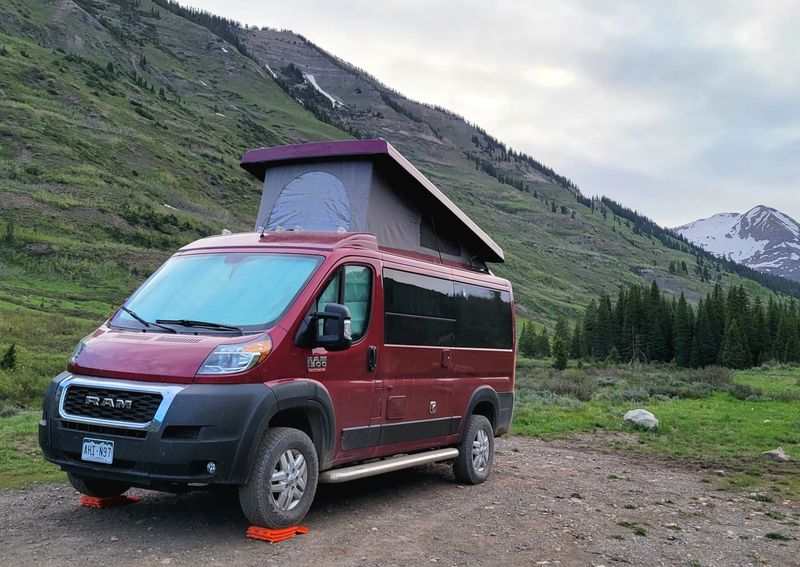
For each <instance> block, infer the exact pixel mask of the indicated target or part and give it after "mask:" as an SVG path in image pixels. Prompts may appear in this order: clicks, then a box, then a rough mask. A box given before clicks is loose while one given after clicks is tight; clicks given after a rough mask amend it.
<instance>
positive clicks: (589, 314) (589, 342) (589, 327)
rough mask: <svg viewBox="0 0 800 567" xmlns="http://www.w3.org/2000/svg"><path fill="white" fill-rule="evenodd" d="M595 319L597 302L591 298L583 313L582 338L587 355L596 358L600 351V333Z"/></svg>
mask: <svg viewBox="0 0 800 567" xmlns="http://www.w3.org/2000/svg"><path fill="white" fill-rule="evenodd" d="M597 323H598V320H597V302H596V301H595V300H594V299H592V300H591V301H590V302H589V305H588V306H587V307H586V313H585V314H584V315H583V339H584V341H585V343H586V353H587V356H589V357H591V358H597V357H598V353H599V351H600V346H599V344H600V333H599V328H598V325H597Z"/></svg>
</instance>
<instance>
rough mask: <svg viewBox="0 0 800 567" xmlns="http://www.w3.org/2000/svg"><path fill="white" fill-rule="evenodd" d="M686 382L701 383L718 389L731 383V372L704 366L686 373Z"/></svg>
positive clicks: (716, 367)
mask: <svg viewBox="0 0 800 567" xmlns="http://www.w3.org/2000/svg"><path fill="white" fill-rule="evenodd" d="M685 376H686V381H687V382H702V383H704V384H709V385H710V386H712V387H714V388H717V389H719V388H720V387H725V386H729V385H730V384H731V383H732V382H733V371H732V370H731V369H730V368H723V367H722V366H706V367H705V368H696V369H693V370H689V371H687V372H686V375H685Z"/></svg>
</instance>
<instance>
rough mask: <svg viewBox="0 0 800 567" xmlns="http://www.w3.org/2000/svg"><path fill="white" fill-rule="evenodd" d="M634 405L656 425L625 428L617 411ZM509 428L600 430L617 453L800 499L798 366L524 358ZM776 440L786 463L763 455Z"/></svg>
mask: <svg viewBox="0 0 800 567" xmlns="http://www.w3.org/2000/svg"><path fill="white" fill-rule="evenodd" d="M634 408H643V409H647V410H649V411H651V412H652V413H653V414H654V415H655V416H656V417H657V418H658V419H659V420H660V422H661V426H660V428H659V429H658V430H657V431H653V432H651V431H637V430H634V429H632V428H631V427H630V426H627V425H625V424H624V423H623V420H622V416H623V415H624V414H625V412H626V411H628V410H630V409H634ZM512 431H513V432H514V433H516V434H520V435H530V436H535V437H540V438H543V439H557V438H560V437H567V436H570V435H573V434H576V433H589V432H604V433H608V434H609V435H608V436H607V440H608V445H609V447H610V448H612V449H615V450H619V451H623V452H634V453H640V454H641V455H642V456H643V458H646V456H647V455H659V456H664V457H668V458H671V459H674V460H677V461H680V462H683V463H686V464H691V465H697V466H700V467H702V468H704V469H708V470H709V471H719V470H721V471H724V476H723V475H720V476H717V477H716V478H717V479H718V482H719V484H720V487H721V488H730V489H740V488H748V489H751V490H758V491H762V490H765V491H767V493H768V494H767V495H765V496H764V497H765V498H772V497H775V498H777V497H778V496H779V495H782V497H789V498H793V499H797V498H798V497H800V467H798V466H797V459H798V458H799V457H800V368H788V367H761V368H755V369H751V370H744V371H736V372H733V371H730V370H728V369H724V368H715V367H712V368H705V369H697V370H686V369H675V368H672V367H668V366H633V367H631V366H606V367H602V366H600V367H589V366H587V367H583V368H568V369H567V370H565V371H563V372H559V371H556V370H553V369H551V368H549V367H548V366H547V362H546V361H534V360H529V359H521V360H520V364H519V370H518V373H517V405H516V409H515V414H514V422H513V427H512ZM619 433H633V435H615V434H619ZM602 442H603V438H602V437H599V438H598V443H602ZM779 446H780V447H783V449H784V450H785V451H786V452H787V453H788V454H789V455H790V456H791V457H792V459H793V461H790V462H789V463H774V462H771V461H767V460H764V459H763V458H761V456H760V455H761V453H762V452H763V451H768V450H772V449H775V448H776V447H779Z"/></svg>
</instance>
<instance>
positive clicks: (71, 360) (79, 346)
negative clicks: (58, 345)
mask: <svg viewBox="0 0 800 567" xmlns="http://www.w3.org/2000/svg"><path fill="white" fill-rule="evenodd" d="M87 338H88V337H83V338H82V339H81V340H79V341H78V344H77V345H75V350H73V351H72V354H71V355H70V357H69V363H70V364H75V361H76V360H78V357H79V356H80V355H81V353H82V352H83V349H85V348H86V339H87Z"/></svg>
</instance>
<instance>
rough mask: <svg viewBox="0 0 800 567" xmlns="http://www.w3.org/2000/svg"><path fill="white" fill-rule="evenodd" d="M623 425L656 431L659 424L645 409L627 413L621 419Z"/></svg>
mask: <svg viewBox="0 0 800 567" xmlns="http://www.w3.org/2000/svg"><path fill="white" fill-rule="evenodd" d="M622 419H624V420H625V423H627V424H630V425H635V426H636V427H643V428H644V429H658V426H659V423H658V419H656V416H654V415H653V414H652V413H650V412H649V411H647V410H645V409H634V410H631V411H629V412H627V413H626V414H625V415H624V416H623V418H622Z"/></svg>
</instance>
